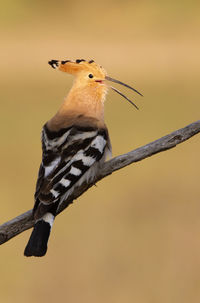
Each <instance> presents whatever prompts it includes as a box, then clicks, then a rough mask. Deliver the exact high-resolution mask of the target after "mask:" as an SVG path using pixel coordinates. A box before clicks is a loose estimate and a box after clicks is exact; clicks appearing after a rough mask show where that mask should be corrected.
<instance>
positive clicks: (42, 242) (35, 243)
mask: <svg viewBox="0 0 200 303" xmlns="http://www.w3.org/2000/svg"><path fill="white" fill-rule="evenodd" d="M53 219H54V216H53V215H52V214H50V213H48V214H46V215H45V216H43V218H42V219H40V220H38V221H37V222H36V224H35V225H34V228H33V231H32V234H31V236H30V239H29V241H28V244H27V245H26V248H25V250H24V255H25V256H26V257H31V256H35V257H42V256H44V255H45V254H46V252H47V243H48V239H49V235H50V232H51V226H52V224H53Z"/></svg>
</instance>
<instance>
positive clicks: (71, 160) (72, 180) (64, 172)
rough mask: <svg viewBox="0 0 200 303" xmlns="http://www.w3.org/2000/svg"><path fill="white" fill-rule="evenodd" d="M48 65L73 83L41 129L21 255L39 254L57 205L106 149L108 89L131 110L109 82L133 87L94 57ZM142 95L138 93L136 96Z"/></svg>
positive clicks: (102, 158)
mask: <svg viewBox="0 0 200 303" xmlns="http://www.w3.org/2000/svg"><path fill="white" fill-rule="evenodd" d="M49 64H50V65H51V66H52V67H53V68H54V69H58V70H60V71H63V72H66V73H69V74H72V75H74V76H75V81H74V83H73V86H72V88H71V90H70V92H69V94H68V95H67V97H66V98H65V100H64V102H63V104H62V105H61V107H60V109H59V110H58V112H57V113H56V114H55V116H53V118H51V119H50V120H49V121H48V122H47V123H46V124H45V125H44V127H43V129H42V150H43V156H42V163H41V165H40V169H39V174H38V180H37V185H36V192H35V205H34V208H33V216H34V220H35V225H34V229H33V231H32V234H31V236H30V239H29V242H28V244H27V246H26V248H25V251H24V255H25V256H27V257H28V256H38V257H39V256H44V255H45V254H46V251H47V242H48V239H49V235H50V231H51V228H52V225H53V222H54V218H55V216H56V212H57V209H58V207H59V206H60V205H61V203H62V202H63V201H65V200H66V199H67V197H68V196H69V195H70V194H71V193H72V192H73V191H74V189H75V188H77V187H78V186H80V185H81V184H82V183H83V182H84V181H88V180H92V179H93V178H94V176H95V175H96V173H97V171H98V169H99V167H100V165H101V164H102V163H103V162H104V161H105V159H106V157H107V155H108V154H109V153H110V152H111V144H110V140H109V135H108V130H107V127H106V125H105V123H104V100H105V96H106V93H107V91H108V88H109V87H111V88H112V89H113V90H114V91H116V92H117V93H119V94H120V95H121V96H123V97H124V98H125V99H127V100H128V101H129V102H131V103H132V104H133V105H134V106H135V107H136V108H137V106H136V105H135V104H134V103H133V102H132V101H131V100H129V99H128V98H127V97H126V96H125V95H124V94H122V93H121V92H120V91H118V90H117V89H116V88H114V87H112V86H109V85H108V82H109V81H112V82H115V83H118V84H121V85H124V86H126V87H128V88H130V89H132V90H134V91H135V92H137V93H138V94H140V93H139V92H138V91H136V90H135V89H134V88H132V87H130V86H129V85H127V84H125V83H122V82H121V81H118V80H115V79H113V78H110V77H108V76H107V73H106V71H105V70H104V69H103V68H102V67H101V66H99V65H98V64H96V63H95V62H94V61H93V60H91V61H89V62H87V61H85V60H83V59H81V60H79V59H78V60H76V61H75V62H72V61H70V60H66V61H58V60H51V61H49ZM140 95H141V94H140Z"/></svg>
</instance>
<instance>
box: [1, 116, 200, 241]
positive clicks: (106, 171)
mask: <svg viewBox="0 0 200 303" xmlns="http://www.w3.org/2000/svg"><path fill="white" fill-rule="evenodd" d="M199 132H200V120H199V121H197V122H194V123H192V124H189V125H187V126H186V127H184V128H181V129H179V130H177V131H174V132H173V133H171V134H169V135H166V136H164V137H162V138H160V139H158V140H156V141H153V142H151V143H149V144H147V145H144V146H142V147H139V148H137V149H135V150H133V151H131V152H129V153H127V154H123V155H121V156H118V157H115V158H113V159H111V160H110V161H107V162H105V163H104V165H103V166H102V168H101V169H100V171H99V174H98V175H97V176H96V178H95V180H94V181H93V182H92V183H89V184H87V183H84V184H82V185H81V187H79V188H77V189H76V190H75V191H74V192H73V193H72V195H71V196H69V197H68V199H67V200H66V201H64V202H63V204H62V205H61V206H60V208H59V210H58V214H59V213H60V212H62V211H63V210H64V209H65V208H66V207H67V206H68V205H69V204H71V203H72V202H73V200H75V199H77V198H78V197H79V196H80V195H82V194H83V193H84V192H85V191H86V190H88V189H89V188H90V187H91V186H92V185H94V184H95V183H97V182H98V181H100V180H101V179H103V178H105V177H106V176H108V175H110V174H112V173H113V172H114V171H116V170H119V169H121V168H123V167H125V166H127V165H129V164H131V163H134V162H138V161H141V160H143V159H145V158H147V157H151V156H152V155H154V154H156V153H159V152H162V151H165V150H167V149H170V148H173V147H175V146H176V145H178V144H180V143H182V142H184V141H185V140H188V139H189V138H191V137H192V136H194V135H196V134H197V133H199ZM33 224H34V220H33V217H32V210H29V211H27V212H25V213H23V214H21V215H20V216H18V217H16V218H14V219H12V220H10V221H8V222H6V223H4V224H2V225H0V244H3V243H5V242H6V241H8V240H9V239H11V238H13V237H15V236H16V235H18V234H20V233H21V232H23V231H25V230H27V229H29V228H31V227H32V226H33Z"/></svg>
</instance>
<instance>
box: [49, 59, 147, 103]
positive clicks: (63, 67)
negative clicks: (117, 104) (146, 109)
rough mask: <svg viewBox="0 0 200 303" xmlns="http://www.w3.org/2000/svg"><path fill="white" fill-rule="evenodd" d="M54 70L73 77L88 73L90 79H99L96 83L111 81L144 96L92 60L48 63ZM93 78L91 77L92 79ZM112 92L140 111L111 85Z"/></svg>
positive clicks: (53, 61) (52, 61)
mask: <svg viewBox="0 0 200 303" xmlns="http://www.w3.org/2000/svg"><path fill="white" fill-rule="evenodd" d="M48 63H49V64H50V65H51V66H52V67H53V68H54V69H58V70H60V71H63V72H66V73H69V74H72V75H75V76H76V75H80V74H81V73H82V72H88V73H89V74H88V76H89V78H93V77H94V76H95V77H96V78H97V79H95V80H94V81H95V82H100V83H102V82H104V83H105V81H106V80H107V81H110V82H114V83H117V84H120V85H123V86H125V87H127V88H129V89H131V90H132V91H134V92H136V93H137V94H139V95H140V96H142V94H141V93H140V92H139V91H137V90H136V89H135V88H133V87H132V86H130V85H128V84H126V83H124V82H121V81H119V80H116V79H114V78H111V77H109V76H108V75H107V72H106V71H105V69H104V68H103V67H102V66H100V65H99V64H97V63H95V61H94V60H90V61H86V60H84V59H77V60H76V61H71V60H64V61H59V60H51V61H49V62H48ZM90 76H91V77H90ZM108 86H109V87H110V88H111V89H112V90H114V91H115V92H116V93H118V94H119V95H120V96H122V97H123V98H125V99H126V100H127V101H128V102H130V103H131V104H132V105H133V106H135V108H137V109H138V107H137V105H136V104H135V103H134V102H132V101H131V100H130V99H129V98H128V97H126V95H124V94H123V93H122V92H121V91H119V90H118V89H116V88H115V87H112V86H110V85H108Z"/></svg>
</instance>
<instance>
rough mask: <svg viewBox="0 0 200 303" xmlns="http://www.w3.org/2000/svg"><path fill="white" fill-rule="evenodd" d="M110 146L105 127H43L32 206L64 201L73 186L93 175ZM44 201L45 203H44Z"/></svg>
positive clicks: (36, 206)
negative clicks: (39, 165) (34, 201)
mask: <svg viewBox="0 0 200 303" xmlns="http://www.w3.org/2000/svg"><path fill="white" fill-rule="evenodd" d="M108 149H109V138H108V133H107V130H105V129H97V128H92V127H88V128H83V127H78V126H73V127H71V128H67V129H62V130H61V131H59V132H50V131H49V130H48V129H47V127H44V129H43V162H42V164H41V168H40V173H39V176H38V183H37V188H36V194H35V199H36V203H35V209H36V208H38V207H39V208H40V205H39V204H40V203H42V204H43V206H42V208H45V209H46V208H48V207H47V206H50V205H51V204H52V203H55V202H58V203H61V202H62V201H64V200H65V199H66V198H67V197H68V196H69V195H70V193H71V192H72V191H73V189H74V187H75V186H79V185H81V183H82V182H84V181H85V180H88V179H91V178H93V177H94V176H95V174H96V170H97V169H98V165H99V163H100V162H101V161H103V160H104V159H105V154H106V152H107V150H108ZM44 205H45V207H44ZM39 213H40V215H42V214H41V211H39Z"/></svg>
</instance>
